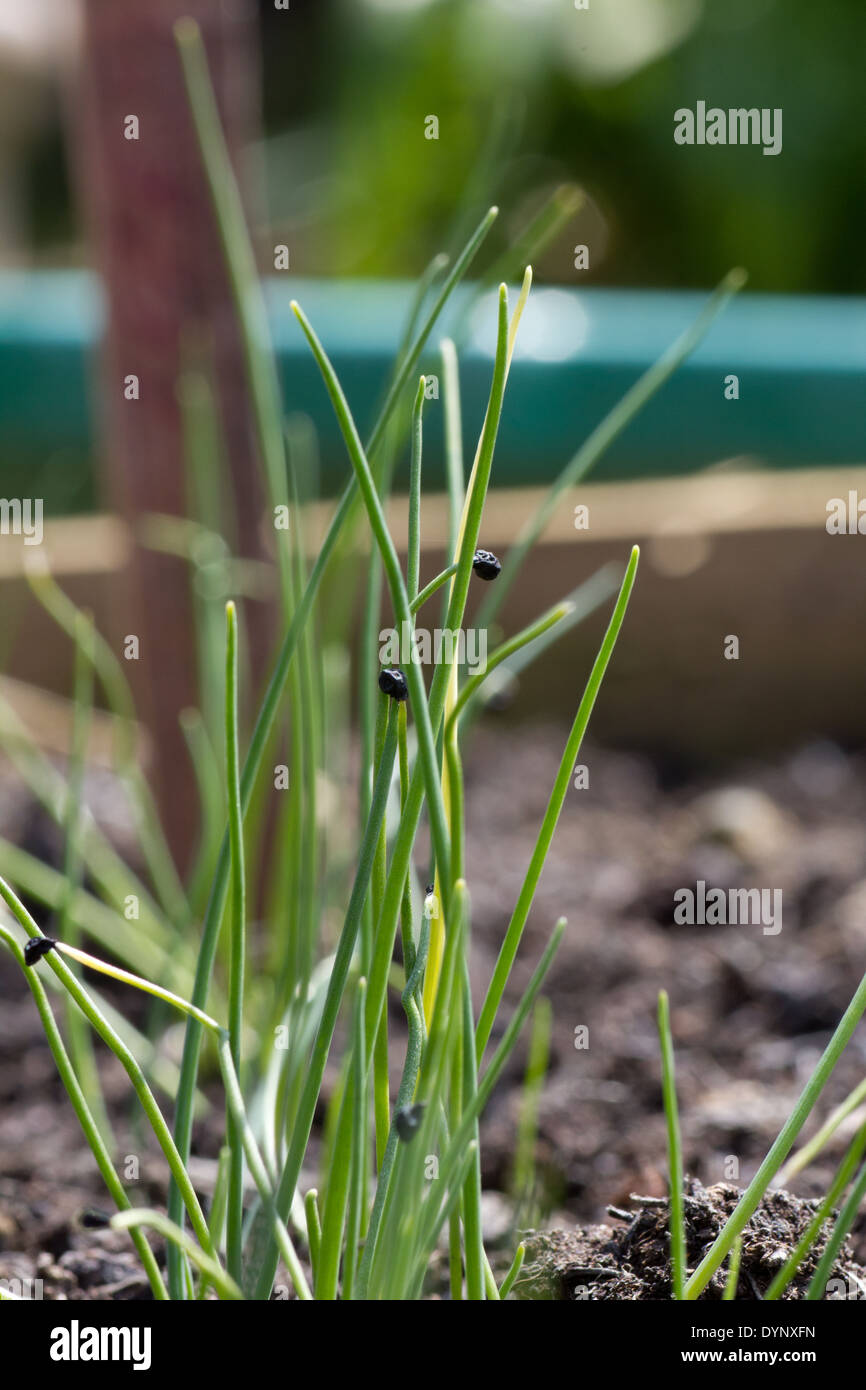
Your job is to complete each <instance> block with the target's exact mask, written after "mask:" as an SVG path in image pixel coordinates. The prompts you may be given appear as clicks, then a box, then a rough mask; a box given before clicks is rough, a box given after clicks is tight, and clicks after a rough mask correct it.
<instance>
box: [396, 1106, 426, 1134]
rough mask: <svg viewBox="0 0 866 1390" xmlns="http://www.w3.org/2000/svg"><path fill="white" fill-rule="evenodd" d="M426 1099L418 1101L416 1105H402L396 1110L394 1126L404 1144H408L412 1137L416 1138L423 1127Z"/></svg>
mask: <svg viewBox="0 0 866 1390" xmlns="http://www.w3.org/2000/svg"><path fill="white" fill-rule="evenodd" d="M425 1104H426V1102H425V1101H423V1100H422V1101H418V1102H417V1103H416V1104H415V1105H402V1106H401V1107H400V1109H399V1110H395V1111H394V1128H395V1129H396V1131H397V1135H398V1138H400V1139H402V1140H403V1142H404V1144H408V1143H409V1141H410V1139H414V1138H415V1135H416V1134H417V1132H418V1130H419V1129H420V1127H421V1121H422V1119H423V1118H424V1106H425Z"/></svg>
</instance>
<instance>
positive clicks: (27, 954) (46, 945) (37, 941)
mask: <svg viewBox="0 0 866 1390" xmlns="http://www.w3.org/2000/svg"><path fill="white" fill-rule="evenodd" d="M56 945H57V942H56V941H55V940H54V938H53V937H52V936H31V938H30V940H29V941H28V942H27V945H26V946H25V947H24V964H25V965H35V964H36V962H37V961H38V960H41V959H42V957H43V956H45V955H47V954H48V952H49V951H50V950H51V947H52V946H56Z"/></svg>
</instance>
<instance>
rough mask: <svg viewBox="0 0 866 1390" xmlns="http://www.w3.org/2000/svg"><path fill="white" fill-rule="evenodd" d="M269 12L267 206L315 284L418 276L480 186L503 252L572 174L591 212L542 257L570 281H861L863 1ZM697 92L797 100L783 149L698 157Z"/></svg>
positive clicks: (597, 1) (789, 112) (510, 2)
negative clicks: (320, 279)
mask: <svg viewBox="0 0 866 1390" xmlns="http://www.w3.org/2000/svg"><path fill="white" fill-rule="evenodd" d="M261 14H262V25H263V59H264V76H265V99H266V100H265V107H266V119H267V128H268V131H269V138H268V140H267V145H266V149H267V161H266V168H267V172H268V194H269V210H270V216H271V220H272V230H274V231H276V232H278V233H279V237H278V239H279V240H284V241H286V243H287V244H288V245H290V247H291V251H292V269H293V270H297V271H298V272H299V273H305V274H359V275H378V274H384V275H415V274H416V273H417V271H418V268H419V266H421V265H423V264H424V263H425V262H426V261H427V260H428V259H429V257H430V256H431V255H432V254H433V253H434V252H435V251H436V250H438V249H440V248H441V245H442V240H443V237H444V236H445V234H446V232H447V231H448V229H449V228H450V227H451V226H452V222H453V217H454V209H455V204H457V205H460V202H461V199H462V198H463V197H464V194H465V191H466V190H467V189H468V188H471V196H472V199H473V211H474V210H475V209H476V208H477V206H479V205H480V204H481V203H482V202H484V201H485V200H492V201H498V202H500V203H501V205H502V208H503V214H504V215H503V217H502V219H501V227H500V229H499V236H500V238H501V241H500V246H501V245H502V244H504V243H505V242H506V241H507V240H508V239H509V238H510V237H511V236H512V235H513V234H514V232H515V231H516V230H517V229H518V228H519V227H520V226H521V225H522V224H523V223H524V222H525V220H526V218H527V217H528V216H529V214H530V213H531V211H532V209H533V208H534V207H535V206H537V204H538V202H539V200H540V199H541V198H542V197H543V196H544V193H545V191H547V190H549V189H550V187H552V186H555V185H556V184H558V183H560V182H563V181H567V180H574V181H576V182H578V183H579V184H581V185H582V187H583V188H584V189H585V190H586V193H587V195H588V201H587V204H586V206H585V209H584V211H583V213H582V214H581V215H580V217H579V218H578V219H577V220H576V221H575V223H574V225H573V227H572V228H571V229H570V230H569V232H568V234H567V235H566V236H564V237H563V238H560V240H559V241H558V242H557V244H555V245H554V246H552V247H551V248H550V249H549V250H548V252H547V253H546V255H545V257H544V260H543V263H542V264H541V266H540V267H539V269H540V272H541V274H542V275H543V276H544V277H545V278H547V279H549V280H553V281H561V282H563V283H575V282H577V281H579V282H580V283H587V282H592V283H597V284H617V285H632V286H644V285H661V286H670V287H675V286H699V285H700V286H704V285H708V284H710V283H712V282H714V281H716V280H717V279H718V278H719V277H720V276H721V275H722V274H723V273H724V271H725V270H727V269H728V268H729V267H730V266H731V265H734V264H742V265H745V266H746V267H747V268H748V270H749V272H750V286H751V288H752V289H765V290H779V291H786V292H798V291H801V292H802V291H806V292H825V293H832V292H841V293H849V292H857V291H862V290H863V289H864V279H866V274H864V257H863V254H862V251H861V241H862V228H863V224H864V214H866V182H864V170H866V123H864V121H863V119H862V111H861V106H860V101H859V95H860V92H859V88H860V84H861V78H860V73H859V68H860V66H861V63H862V54H863V52H864V51H866V5H864V4H863V3H862V0H821V3H818V0H589V8H588V10H577V9H575V6H574V0H292V4H291V10H290V11H289V12H288V13H286V12H276V11H275V10H274V7H273V6H272V5H271V4H270V3H268V0H262V5H261ZM699 99H700V100H704V101H706V102H707V105H708V106H714V105H717V106H721V107H724V108H728V107H740V106H745V107H759V108H763V107H769V108H776V107H781V108H782V110H783V113H784V118H783V119H784V126H783V131H784V142H783V149H782V152H781V154H779V155H778V156H777V157H768V156H764V155H763V154H762V151H761V149H760V148H759V147H758V148H755V147H739V146H735V147H708V146H705V147H698V146H694V147H682V146H677V145H676V144H675V143H674V140H673V129H674V119H673V116H674V111H675V110H676V109H677V108H678V107H681V106H689V107H691V108H694V106H695V104H696V102H697V101H698V100H699ZM431 114H434V115H436V116H437V117H438V119H439V139H438V140H436V141H434V140H427V139H425V138H424V125H425V117H426V116H428V115H431ZM576 242H586V243H587V244H588V245H589V246H590V252H591V258H590V270H589V272H588V273H587V272H585V271H584V272H577V271H575V270H574V265H573V251H572V247H573V245H574V244H575V243H576ZM496 249H497V248H496V247H495V246H494V247H493V248H492V250H493V251H495V250H496Z"/></svg>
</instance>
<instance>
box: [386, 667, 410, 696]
mask: <svg viewBox="0 0 866 1390" xmlns="http://www.w3.org/2000/svg"><path fill="white" fill-rule="evenodd" d="M379 689H380V690H381V691H382V693H383V694H384V695H390V696H391V699H392V700H407V699H408V698H409V687H408V685H407V684H406V677H405V675H404V674H403V672H402V671H401V670H400V667H399V666H386V667H385V670H384V671H380V672H379Z"/></svg>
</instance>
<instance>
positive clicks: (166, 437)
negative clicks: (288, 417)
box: [77, 0, 265, 864]
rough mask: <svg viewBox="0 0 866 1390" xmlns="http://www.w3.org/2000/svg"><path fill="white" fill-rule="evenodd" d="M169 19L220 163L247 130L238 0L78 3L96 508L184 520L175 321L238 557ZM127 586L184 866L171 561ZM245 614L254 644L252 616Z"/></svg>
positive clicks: (214, 278) (248, 549)
mask: <svg viewBox="0 0 866 1390" xmlns="http://www.w3.org/2000/svg"><path fill="white" fill-rule="evenodd" d="M183 15H191V16H192V17H193V18H195V19H196V20H197V21H198V23H199V26H200V28H201V30H202V34H203V37H204V41H205V45H206V48H207V54H208V62H209V66H210V71H211V76H212V80H213V83H214V87H215V90H216V95H217V100H218V103H219V107H220V111H221V115H222V120H223V126H224V129H225V131H226V135H227V139H228V144H229V148H230V150H231V151H232V155H233V157H234V156H236V154H237V151H238V150H239V148H241V147H242V146H243V145H244V144H246V143H248V141H249V139H250V136H251V134H252V132H253V130H254V128H255V111H256V95H257V77H258V74H257V69H256V64H255V61H254V54H255V47H254V45H255V40H256V32H255V8H254V5H253V4H252V0H147V2H146V3H142V0H86V3H85V19H86V22H85V48H84V62H83V71H82V82H81V89H80V101H79V103H78V110H79V114H80V127H79V139H78V141H77V157H78V159H79V165H80V167H79V174H80V186H81V189H82V196H83V201H84V206H85V213H86V217H87V221H88V223H89V225H90V228H91V230H92V237H93V247H94V255H93V259H94V262H95V265H96V268H97V269H98V271H99V272H100V274H101V278H102V281H103V285H104V289H105V295H106V301H107V312H108V319H107V333H106V342H105V348H104V354H103V362H102V371H101V379H100V380H101V391H100V409H101V413H102V421H103V427H104V465H105V467H104V478H105V483H106V487H107V500H108V504H109V505H110V506H113V507H114V508H115V509H116V510H118V511H119V512H120V513H121V514H122V515H124V516H125V517H127V518H128V519H129V520H130V521H131V522H133V524H134V523H135V521H136V519H137V518H139V517H141V515H142V514H143V513H147V512H168V513H172V514H178V515H186V514H187V484H186V475H185V468H184V459H183V446H182V433H181V420H180V414H179V407H178V402H177V397H176V388H177V381H178V375H179V371H180V368H181V350H182V343H183V341H184V340H185V339H186V340H188V335H189V333H190V330H192V331H193V333H196V332H200V333H201V334H202V335H203V337H204V339H205V340H206V341H207V343H208V346H209V350H210V351H211V352H212V360H213V363H214V369H215V376H216V384H217V387H218V390H219V409H220V413H221V419H220V424H221V429H222V434H223V440H224V449H225V452H226V455H227V458H228V461H229V464H230V471H231V477H232V481H233V492H234V498H233V501H234V505H235V508H236V535H237V540H238V549H239V552H240V553H241V554H243V555H252V554H256V553H257V552H258V551H259V543H258V535H257V533H258V530H259V527H260V523H261V519H262V494H261V490H260V487H259V483H258V478H259V470H258V466H257V462H256V448H255V443H254V436H253V431H252V427H251V422H250V415H249V410H248V398H247V393H246V389H245V384H244V371H243V363H242V357H241V351H240V344H239V339H238V332H237V325H236V320H235V315H234V311H233V307H232V303H231V298H230V293H229V286H228V281H227V277H226V273H225V269H224V262H223V256H222V252H221V249H220V246H219V243H218V239H217V234H216V230H215V225H214V220H213V213H212V207H211V202H210V197H209V194H208V190H207V187H206V184H205V180H204V176H203V173H202V170H201V164H200V159H199V154H198V151H197V148H196V144H195V137H194V134H193V130H192V125H191V121H190V116H189V111H188V106H187V99H186V94H185V89H184V85H183V79H182V73H181V66H180V60H179V57H178V53H177V49H176V46H175V42H174V37H173V33H172V26H173V24H174V22H175V20H176V19H178V18H179V17H181V16H183ZM130 117H134V118H135V121H130V120H129V118H130ZM136 122H137V126H136ZM131 137H132V138H131ZM130 376H135V377H137V378H138V399H137V400H134V399H127V398H126V395H125V385H124V384H125V381H126V379H127V378H129V377H130ZM126 394H129V392H127V393H126ZM132 590H133V592H132V596H131V599H130V612H129V620H128V625H126V624H124V630H125V631H126V632H129V633H135V634H137V635H138V636H139V638H140V657H139V660H138V661H137V662H133V661H130V662H129V663H128V670H129V674H130V678H131V679H132V681H133V684H134V687H135V690H136V695H137V698H138V702H139V710H140V713H141V716H142V718H143V720H144V722H145V724H146V725H147V726H148V727H149V729H150V730H151V732H152V735H153V741H154V747H155V750H156V751H155V763H154V766H153V769H152V777H153V782H154V786H155V789H156V793H157V796H158V799H159V802H160V805H161V808H162V811H163V814H164V817H165V824H166V826H167V829H168V832H169V834H170V836H171V841H172V844H173V846H174V847H175V853H176V857H177V859H178V862H179V863H181V864H183V863H184V862H185V861H186V859H187V857H188V854H189V850H190V847H191V844H192V841H193V838H194V830H195V823H196V817H195V795H194V790H193V779H192V775H191V768H190V765H189V759H188V756H187V753H186V749H185V746H184V742H183V737H182V735H181V732H180V730H179V727H178V715H179V713H180V711H181V710H182V709H184V708H185V707H186V706H187V705H189V704H190V702H191V701H192V700H193V698H194V676H195V644H194V640H193V630H192V614H191V603H190V597H189V582H188V575H187V572H186V569H185V566H184V564H183V562H181V561H178V560H174V559H172V558H169V557H165V556H162V555H159V554H154V553H153V552H151V551H148V550H145V549H142V548H140V547H138V546H137V547H136V550H135V561H134V573H133V584H132ZM249 618H250V620H251V621H252V622H253V623H254V624H255V626H256V631H255V632H254V633H253V637H254V639H255V640H254V642H253V646H254V648H255V649H256V650H258V651H259V652H260V651H261V648H262V637H263V632H262V628H263V624H264V621H265V615H264V614H263V613H262V612H261V611H259V612H258V613H253V614H250V615H249Z"/></svg>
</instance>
